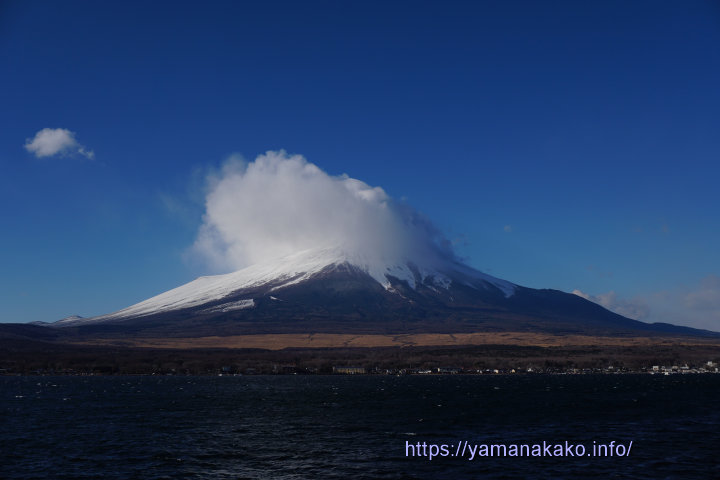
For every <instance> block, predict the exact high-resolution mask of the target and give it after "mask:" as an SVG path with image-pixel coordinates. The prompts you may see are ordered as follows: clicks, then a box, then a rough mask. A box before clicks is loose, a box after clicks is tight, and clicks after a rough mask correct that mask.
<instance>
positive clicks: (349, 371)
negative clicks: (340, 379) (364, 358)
mask: <svg viewBox="0 0 720 480" xmlns="http://www.w3.org/2000/svg"><path fill="white" fill-rule="evenodd" d="M333 373H342V374H345V375H359V374H363V373H365V367H333Z"/></svg>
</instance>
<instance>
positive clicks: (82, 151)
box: [25, 128, 95, 159]
mask: <svg viewBox="0 0 720 480" xmlns="http://www.w3.org/2000/svg"><path fill="white" fill-rule="evenodd" d="M25 149H26V150H27V151H28V152H30V153H32V154H34V155H35V156H36V157H38V158H40V157H51V156H53V155H72V154H79V155H82V156H84V157H87V158H89V159H93V158H94V157H95V152H93V151H92V150H88V149H87V148H86V147H85V146H83V145H80V144H79V143H78V141H77V140H76V139H75V132H71V131H70V130H67V129H65V128H43V129H42V130H40V131H39V132H37V133H36V134H35V137H33V138H28V139H27V140H26V141H25Z"/></svg>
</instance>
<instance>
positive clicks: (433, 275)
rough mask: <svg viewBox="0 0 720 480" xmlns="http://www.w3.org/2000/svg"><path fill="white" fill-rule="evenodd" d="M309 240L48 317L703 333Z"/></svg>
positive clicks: (450, 267)
mask: <svg viewBox="0 0 720 480" xmlns="http://www.w3.org/2000/svg"><path fill="white" fill-rule="evenodd" d="M415 257H416V258H407V257H403V256H400V255H394V256H392V255H390V256H383V255H381V254H379V253H372V254H361V253H358V252H357V251H353V250H346V249H343V248H338V247H332V248H314V249H309V250H303V251H300V252H296V253H293V254H291V255H286V256H284V257H280V258H277V259H274V260H270V261H265V262H261V263H258V264H255V265H252V266H249V267H247V268H244V269H242V270H238V271H236V272H233V273H228V274H224V275H215V276H206V277H200V278H198V279H196V280H194V281H192V282H189V283H187V284H185V285H182V286H180V287H177V288H174V289H172V290H169V291H167V292H164V293H161V294H159V295H156V296H154V297H152V298H149V299H147V300H145V301H142V302H140V303H137V304H135V305H132V306H129V307H127V308H125V309H122V310H120V311H117V312H114V313H109V314H106V315H101V316H97V317H91V318H82V317H78V316H73V317H68V318H66V319H63V320H60V321H57V322H55V323H52V324H49V325H50V326H51V327H54V328H57V329H58V330H62V331H64V332H67V333H71V332H72V333H73V334H81V335H91V336H92V335H101V336H104V337H108V336H110V337H121V336H128V335H130V336H139V337H159V336H163V337H200V336H210V335H213V336H223V335H245V334H259V333H264V334H268V333H307V334H312V333H345V334H346V333H357V334H408V333H450V334H452V333H466V332H467V333H469V332H538V333H551V334H561V335H565V334H582V335H611V336H637V335H645V336H647V335H664V334H666V335H670V334H672V335H693V336H697V335H702V336H704V335H708V334H710V335H712V333H711V332H705V331H701V330H695V329H691V328H687V327H679V326H674V325H669V324H660V323H654V324H649V323H644V322H640V321H636V320H631V319H629V318H625V317H623V316H621V315H618V314H615V313H613V312H610V311H609V310H606V309H605V308H603V307H601V306H599V305H597V304H595V303H592V302H590V301H588V300H586V299H584V298H581V297H579V296H577V295H573V294H568V293H564V292H560V291H557V290H538V289H532V288H526V287H522V286H519V285H516V284H513V283H511V282H508V281H506V280H502V279H499V278H495V277H492V276H490V275H487V274H485V273H482V272H480V271H478V270H475V269H473V268H471V267H469V266H467V265H465V264H463V263H461V262H459V261H457V260H456V259H454V258H447V257H446V256H442V255H425V256H417V255H416V256H415Z"/></svg>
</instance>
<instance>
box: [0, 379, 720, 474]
mask: <svg viewBox="0 0 720 480" xmlns="http://www.w3.org/2000/svg"><path fill="white" fill-rule="evenodd" d="M718 399H720V375H675V376H651V375H582V376H570V375H558V376H549V375H547V376H546V375H542V376H541V375H538V376H519V375H518V376H405V377H394V376H354V377H353V376H243V377H153V376H139V377H44V376H43V377H31V376H27V377H0V415H1V417H2V418H1V419H0V478H3V479H23V480H26V479H90V478H103V479H116V478H117V479H125V478H137V479H175V478H182V479H206V478H207V479H343V480H349V479H385V478H387V479H431V478H432V479H434V478H440V479H444V478H446V479H464V478H483V479H484V478H487V479H511V478H530V479H545V478H547V479H563V478H567V479H575V478H597V479H609V478H623V479H653V480H656V479H695V478H697V479H712V478H720V450H718V445H720V409H719V408H718ZM631 441H632V442H633V443H632V447H631V450H630V453H629V455H626V456H618V455H617V454H614V455H613V456H612V457H610V456H591V455H590V453H591V452H592V448H593V444H595V445H609V444H610V442H615V443H614V445H615V446H617V445H622V446H623V448H626V447H627V446H629V444H630V442H631ZM465 442H467V444H466V443H465ZM543 442H546V444H553V445H554V444H562V445H565V442H568V444H569V445H571V446H572V445H575V446H577V445H582V446H583V447H584V448H585V449H586V450H585V451H586V454H585V455H584V456H577V455H576V456H574V457H570V456H562V457H560V456H547V455H545V456H535V457H533V456H524V457H517V456H515V457H510V456H505V457H498V456H493V457H489V456H480V455H479V454H478V455H476V456H475V457H474V458H473V459H472V460H470V459H469V451H470V450H471V449H472V448H473V446H479V447H476V448H482V445H500V444H502V445H505V446H506V447H508V448H509V447H510V446H511V445H536V444H538V445H542V443H543ZM418 443H420V444H421V448H417V444H418ZM423 443H424V444H426V445H427V447H425V448H426V452H427V449H428V448H429V447H431V446H432V445H436V446H437V449H438V451H440V448H441V446H442V445H444V446H446V450H445V452H446V453H449V454H448V455H447V456H444V457H443V456H439V455H438V456H436V457H435V458H433V459H432V460H430V459H429V458H428V457H427V456H419V455H420V454H421V451H422V444H423ZM408 445H413V446H414V449H415V451H416V456H407V455H406V454H408V453H412V449H410V448H409V447H408ZM458 445H460V446H463V447H466V453H465V454H464V455H463V456H460V455H458V454H459V452H460V448H459V447H458ZM480 451H481V450H480V449H477V450H476V452H480ZM577 451H578V452H579V450H577ZM605 452H607V450H606V451H605ZM613 452H615V453H617V452H618V450H613ZM623 453H624V452H623Z"/></svg>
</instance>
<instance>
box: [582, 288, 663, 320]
mask: <svg viewBox="0 0 720 480" xmlns="http://www.w3.org/2000/svg"><path fill="white" fill-rule="evenodd" d="M572 293H573V294H575V295H577V296H578V297H582V298H584V299H585V300H590V301H591V302H594V303H597V304H598V305H600V306H603V307H605V308H607V309H608V310H610V311H611V312H615V313H617V314H619V315H622V316H623V317H628V318H632V319H634V320H641V319H643V318H645V317H647V316H648V313H649V308H648V305H647V304H646V303H645V302H644V301H643V300H641V299H632V300H626V299H624V298H620V297H619V296H618V295H617V294H616V293H615V292H614V291H609V292H607V293H603V294H600V295H590V294H587V293H585V292H582V291H580V290H577V289H576V290H573V291H572Z"/></svg>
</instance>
